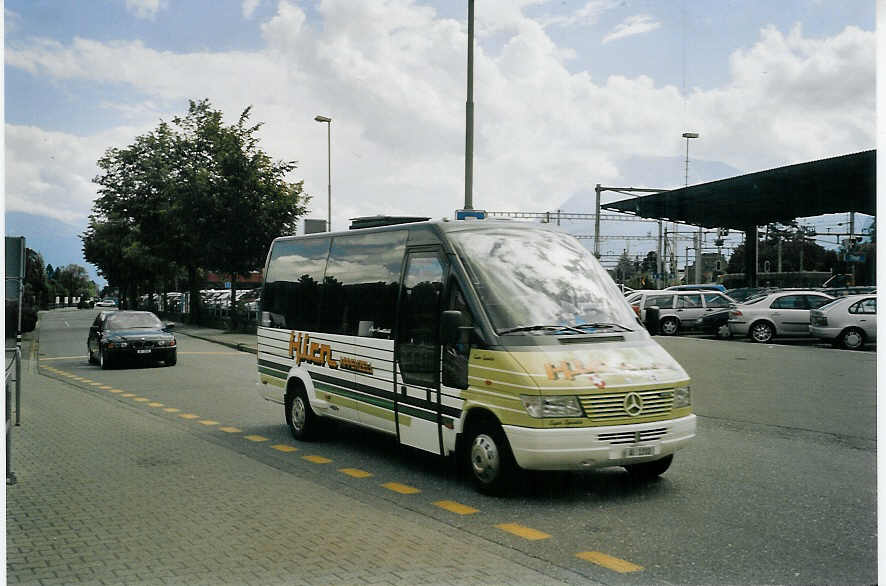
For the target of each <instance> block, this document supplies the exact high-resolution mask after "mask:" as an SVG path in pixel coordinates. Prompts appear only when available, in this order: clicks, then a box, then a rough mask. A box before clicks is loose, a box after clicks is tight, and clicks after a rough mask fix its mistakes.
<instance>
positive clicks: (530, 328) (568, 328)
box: [498, 324, 584, 336]
mask: <svg viewBox="0 0 886 586" xmlns="http://www.w3.org/2000/svg"><path fill="white" fill-rule="evenodd" d="M539 330H551V331H561V330H566V331H568V332H573V333H575V334H583V333H584V332H583V331H582V330H580V329H578V328H576V327H573V326H565V325H559V326H548V325H543V324H538V325H532V326H517V327H516V328H508V329H506V330H499V332H498V335H499V336H500V335H502V334H515V333H517V332H537V331H539Z"/></svg>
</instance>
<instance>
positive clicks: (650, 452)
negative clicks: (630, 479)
mask: <svg viewBox="0 0 886 586" xmlns="http://www.w3.org/2000/svg"><path fill="white" fill-rule="evenodd" d="M657 453H658V446H631V447H629V448H625V451H624V452H623V453H622V457H624V458H643V457H644V456H654V455H656V454H657Z"/></svg>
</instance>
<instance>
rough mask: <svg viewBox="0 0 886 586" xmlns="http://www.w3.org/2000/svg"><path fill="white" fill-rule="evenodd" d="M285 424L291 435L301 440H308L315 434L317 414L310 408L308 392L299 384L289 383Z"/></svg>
mask: <svg viewBox="0 0 886 586" xmlns="http://www.w3.org/2000/svg"><path fill="white" fill-rule="evenodd" d="M285 406H286V425H288V426H289V431H290V433H292V437H294V438H295V439H297V440H301V441H310V440H312V439H314V437H315V436H316V431H317V427H318V422H317V415H316V414H315V413H314V410H313V409H311V403H310V402H309V401H308V394H307V393H306V392H305V389H304V387H302V386H301V385H300V384H290V385H289V391H288V392H287V393H286V400H285Z"/></svg>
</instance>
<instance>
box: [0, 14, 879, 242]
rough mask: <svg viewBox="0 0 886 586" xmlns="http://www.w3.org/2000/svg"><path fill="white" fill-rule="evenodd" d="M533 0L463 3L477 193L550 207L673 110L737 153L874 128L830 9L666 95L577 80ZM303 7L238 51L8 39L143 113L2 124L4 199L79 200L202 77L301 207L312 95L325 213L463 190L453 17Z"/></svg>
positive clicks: (655, 132)
mask: <svg viewBox="0 0 886 586" xmlns="http://www.w3.org/2000/svg"><path fill="white" fill-rule="evenodd" d="M537 3H538V2H532V1H529V0H522V2H519V3H517V2H507V1H506V0H499V1H497V2H489V3H485V2H484V3H483V5H482V8H480V7H478V14H477V18H478V22H485V23H486V24H485V25H484V26H486V27H487V30H492V29H493V28H496V27H498V28H497V30H498V31H499V34H502V33H503V32H504V31H506V33H504V34H506V36H507V40H506V42H505V43H504V44H503V47H502V49H501V51H500V52H499V53H497V54H496V55H494V56H493V55H489V54H487V53H486V52H484V50H483V47H482V44H479V45H478V46H477V48H476V53H475V60H476V64H475V68H476V69H475V98H474V99H475V102H476V113H475V115H476V122H475V123H476V127H475V161H474V170H475V171H474V173H475V174H474V186H475V190H474V204H475V205H476V206H477V207H485V208H487V209H490V210H533V211H534V210H538V211H544V210H553V209H556V208H557V207H558V205H560V203H561V202H563V201H565V200H567V199H568V198H569V197H571V196H572V195H574V194H576V193H581V192H588V191H590V192H591V193H592V192H593V185H594V184H595V183H607V182H609V181H613V180H624V179H625V178H624V177H623V176H622V175H621V170H620V169H619V166H618V164H619V161H621V160H623V159H624V158H625V157H628V156H632V155H640V156H674V155H678V154H680V153H681V152H682V150H681V149H682V146H683V143H682V141H681V139H680V138H679V137H680V134H681V133H682V132H684V131H685V130H686V129H687V128H691V129H693V130H696V131H698V132H700V133H701V135H702V138H701V139H700V140H698V141H695V142H693V146H692V149H693V157H697V158H700V159H706V160H713V161H722V162H724V163H726V164H729V165H732V166H734V167H736V168H739V169H743V170H747V171H755V170H759V169H763V168H769V167H773V166H777V165H780V164H788V163H795V162H801V161H806V160H810V159H815V158H820V157H825V156H831V155H838V154H845V153H848V152H853V151H858V150H863V149H867V148H872V147H873V146H874V140H875V139H874V127H875V126H874V79H875V76H874V65H873V56H874V33H873V32H868V31H862V30H860V29H858V28H854V27H848V28H847V29H846V30H844V31H842V32H841V33H840V34H837V35H834V36H832V37H830V38H822V39H812V38H808V37H805V36H804V35H803V32H802V30H801V29H799V28H795V29H793V30H792V31H791V32H790V33H789V34H783V33H781V32H779V31H778V30H776V29H773V28H767V29H764V30H763V31H761V35H760V39H759V41H758V42H756V43H755V44H754V45H753V46H750V47H747V48H745V49H743V50H740V51H737V52H736V53H735V54H734V55H733V57H732V61H731V75H732V79H731V81H730V83H729V84H727V85H725V86H724V87H721V88H717V89H715V90H706V91H702V90H695V91H692V92H691V93H690V94H688V95H683V94H681V92H680V91H679V90H678V89H677V88H676V87H673V86H656V85H655V83H654V82H653V80H652V79H651V78H648V77H644V76H640V77H636V78H626V77H621V76H612V77H610V78H608V79H606V80H603V81H594V80H592V76H591V72H578V73H574V72H570V71H569V70H568V69H567V68H566V67H565V66H564V62H565V59H566V58H567V57H568V53H566V52H564V51H563V48H562V47H558V46H557V45H556V43H554V41H553V40H552V39H551V37H550V36H548V35H547V34H546V32H545V29H544V27H543V26H542V23H540V22H538V21H535V20H532V19H530V18H528V17H526V16H525V14H524V13H523V9H524V8H525V7H527V6H530V5H534V4H537ZM317 11H318V13H319V15H320V21H319V22H314V21H309V20H308V18H307V17H306V14H305V12H304V11H303V10H302V9H301V8H300V7H299V6H297V5H295V4H293V3H290V2H286V1H283V2H280V3H279V4H278V7H277V11H276V14H275V15H274V17H273V18H271V19H268V20H267V21H265V22H264V23H263V24H262V29H261V30H262V35H263V39H264V41H265V48H264V49H263V50H260V51H253V52H208V51H204V52H192V53H173V52H169V51H158V50H155V49H152V48H150V47H146V46H145V45H144V44H143V43H140V42H138V41H130V42H113V43H112V42H107V43H105V42H98V41H95V40H90V39H75V40H74V41H72V42H70V43H66V44H61V43H58V42H55V41H39V42H38V41H31V42H29V43H27V44H25V45H16V46H8V47H7V51H6V60H7V66H9V67H14V68H18V69H23V70H26V71H29V72H31V73H33V74H34V75H39V76H43V77H47V78H50V79H53V80H56V81H57V82H58V83H64V80H68V79H76V80H87V81H90V82H94V83H109V84H124V85H126V86H128V87H130V88H133V89H135V90H137V91H138V92H141V94H143V96H142V98H141V99H139V101H138V102H137V103H135V104H119V103H117V102H116V101H114V100H113V99H110V98H109V99H108V104H106V107H108V108H112V109H121V110H122V109H128V112H129V114H131V115H132V116H133V117H132V118H131V120H132V122H131V123H132V124H133V125H136V124H139V125H141V124H147V126H145V127H143V128H141V127H140V128H141V129H140V130H136V128H124V129H117V130H115V132H114V133H113V134H112V135H111V134H108V135H102V136H94V137H73V136H69V135H64V136H60V135H57V134H54V133H46V132H44V131H40V130H39V129H33V128H22V127H10V126H8V127H7V130H8V132H9V137H10V138H8V142H7V170H8V173H9V175H8V176H7V186H11V187H12V188H13V189H12V190H8V191H7V198H8V199H7V205H8V206H9V207H10V209H22V208H23V207H26V206H32V207H39V206H43V207H42V208H41V209H45V210H46V212H45V213H47V215H53V214H54V217H61V216H60V215H59V214H67V215H66V216H65V217H68V218H70V217H72V216H71V214H74V215H76V214H80V215H82V216H84V217H85V213H86V211H87V210H88V208H89V202H90V201H91V198H92V197H94V191H95V190H94V186H91V185H90V184H89V180H90V179H91V177H92V176H93V175H94V174H95V168H94V167H95V160H96V159H97V158H98V156H100V155H101V152H102V151H103V150H104V148H107V147H109V146H120V145H125V144H129V143H130V142H131V141H132V139H133V138H134V137H135V136H136V134H138V133H140V132H144V131H146V130H147V129H149V128H150V127H151V126H153V125H156V122H157V119H158V118H159V117H161V116H162V117H163V118H165V119H169V118H171V117H172V116H174V115H176V114H181V113H182V112H183V111H184V107H185V105H186V103H187V102H186V100H187V99H199V98H202V97H208V98H210V100H211V101H212V103H213V105H215V106H216V107H218V108H220V109H222V110H223V111H224V112H225V113H226V114H227V116H228V117H229V118H230V120H231V121H233V120H234V119H235V118H236V116H237V115H238V114H239V113H240V111H242V109H243V108H245V107H246V106H248V105H253V106H254V109H253V120H255V121H262V122H265V126H264V127H263V128H262V131H261V137H262V146H263V147H264V148H265V149H266V150H267V151H268V152H269V153H270V154H271V155H272V156H274V157H276V158H281V159H287V160H289V159H297V160H299V169H298V170H297V171H296V172H295V175H294V178H304V179H305V186H306V189H307V191H308V192H309V193H312V194H314V195H315V196H316V198H315V201H314V207H315V209H316V211H315V212H314V213H313V214H312V216H313V217H325V215H326V197H325V195H326V183H327V176H326V173H327V160H326V127H325V125H322V124H318V123H316V122H314V120H313V117H314V115H316V114H324V115H328V116H330V117H331V118H332V119H333V123H332V127H331V131H332V157H333V160H332V197H333V214H334V219H333V224H334V226H335V227H343V226H344V225H345V224H346V222H347V219H348V218H350V217H354V216H358V215H372V214H377V213H390V214H426V215H431V216H443V215H449V214H451V212H452V210H453V209H455V208H458V207H461V205H462V204H463V185H464V158H463V153H464V122H465V95H466V93H465V55H466V48H465V47H466V42H467V31H466V27H465V25H464V23H463V22H458V21H455V20H451V19H446V18H442V17H440V16H438V15H437V14H436V13H435V11H434V10H433V9H430V8H427V7H422V6H416V5H415V4H414V3H413V2H411V1H409V0H387V1H382V0H372V1H370V0H366V1H361V2H357V3H355V2H352V1H350V0H325V1H324V2H321V3H319V4H318V5H317ZM481 12H482V15H481ZM498 16H501V18H500V19H499V20H496V17H498ZM47 137H49V139H51V140H50V141H49V142H50V145H47V144H44V142H41V141H45V140H46V139H47ZM38 147H40V148H38ZM48 154H54V155H55V156H56V159H49V158H48ZM627 180H628V181H630V178H627ZM72 194H73V195H72Z"/></svg>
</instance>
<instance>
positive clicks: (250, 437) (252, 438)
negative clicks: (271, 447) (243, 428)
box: [243, 435, 268, 442]
mask: <svg viewBox="0 0 886 586" xmlns="http://www.w3.org/2000/svg"><path fill="white" fill-rule="evenodd" d="M243 437H244V439H248V440H249V441H251V442H266V441H268V438H266V437H265V436H263V435H244V436H243Z"/></svg>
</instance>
